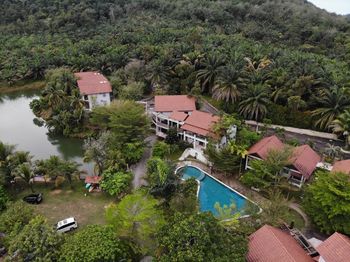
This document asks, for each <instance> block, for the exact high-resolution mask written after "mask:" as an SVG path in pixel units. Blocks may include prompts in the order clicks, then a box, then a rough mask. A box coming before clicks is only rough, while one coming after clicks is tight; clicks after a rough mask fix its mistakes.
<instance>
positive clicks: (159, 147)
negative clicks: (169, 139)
mask: <svg viewBox="0 0 350 262" xmlns="http://www.w3.org/2000/svg"><path fill="white" fill-rule="evenodd" d="M169 153H170V145H169V144H167V143H165V142H162V141H157V142H156V143H155V144H154V146H153V152H152V155H153V157H159V158H164V157H165V156H166V155H168V154H169Z"/></svg>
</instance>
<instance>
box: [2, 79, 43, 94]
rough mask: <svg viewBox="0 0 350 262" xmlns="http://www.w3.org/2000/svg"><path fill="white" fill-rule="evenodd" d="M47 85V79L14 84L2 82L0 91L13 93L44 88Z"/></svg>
mask: <svg viewBox="0 0 350 262" xmlns="http://www.w3.org/2000/svg"><path fill="white" fill-rule="evenodd" d="M45 85H46V83H45V81H20V82H17V83H16V84H14V85H9V84H8V83H6V82H0V93H11V92H17V91H25V90H37V89H42V88H44V87H45Z"/></svg>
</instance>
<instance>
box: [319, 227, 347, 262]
mask: <svg viewBox="0 0 350 262" xmlns="http://www.w3.org/2000/svg"><path fill="white" fill-rule="evenodd" d="M316 250H317V251H318V253H319V255H320V256H319V258H318V260H317V261H318V262H345V261H350V238H349V237H347V236H345V235H343V234H340V233H338V232H335V233H334V234H333V235H331V236H330V237H329V238H327V239H326V240H325V241H324V242H323V243H321V244H320V245H319V246H317V247H316Z"/></svg>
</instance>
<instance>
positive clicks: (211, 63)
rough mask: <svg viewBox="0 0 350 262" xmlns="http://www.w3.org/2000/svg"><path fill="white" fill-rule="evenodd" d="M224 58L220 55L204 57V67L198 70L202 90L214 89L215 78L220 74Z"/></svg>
mask: <svg viewBox="0 0 350 262" xmlns="http://www.w3.org/2000/svg"><path fill="white" fill-rule="evenodd" d="M224 62H225V60H224V58H223V57H221V56H218V55H215V54H214V55H208V56H207V57H206V58H204V61H203V63H202V65H203V67H204V68H203V69H200V70H198V73H197V79H198V80H199V81H200V82H201V84H202V91H209V92H211V91H212V88H213V87H214V83H215V80H216V78H217V76H218V75H219V73H220V71H221V69H222V66H223V65H224Z"/></svg>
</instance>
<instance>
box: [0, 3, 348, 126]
mask: <svg viewBox="0 0 350 262" xmlns="http://www.w3.org/2000/svg"><path fill="white" fill-rule="evenodd" d="M0 4H1V5H2V6H7V8H6V9H5V8H3V9H2V10H0V30H1V32H2V34H1V36H0V44H1V46H2V48H1V49H0V81H2V82H7V83H9V84H13V83H16V82H17V81H20V80H26V79H28V80H33V79H41V78H43V77H44V75H45V72H46V70H47V69H52V68H56V67H62V66H64V67H69V68H70V69H71V70H73V71H86V70H100V71H101V72H103V73H104V74H106V75H107V76H109V77H110V79H111V81H112V84H113V87H114V95H116V96H117V95H119V94H120V93H123V90H121V89H122V88H121V87H125V86H128V85H130V84H132V83H134V84H135V83H138V84H139V85H136V87H138V88H139V87H140V86H141V87H142V88H143V92H144V93H149V92H150V91H156V92H158V93H169V94H178V93H192V94H195V93H196V92H198V91H199V90H200V91H201V92H202V94H205V95H212V96H213V98H215V99H216V100H222V102H221V103H220V106H221V108H222V109H224V110H225V111H227V112H237V113H239V114H240V115H242V116H243V117H245V118H250V119H255V120H264V119H266V121H267V119H269V120H270V121H272V122H273V123H277V124H285V125H293V126H298V127H307V128H310V127H312V128H317V129H322V130H327V129H328V130H330V129H332V125H333V121H334V120H335V119H336V118H338V117H339V116H340V115H341V114H342V113H344V111H345V110H346V109H348V107H349V106H350V99H349V98H348V92H349V91H348V89H347V85H348V83H349V75H348V72H349V61H350V60H349V51H350V34H349V31H350V23H349V21H348V20H347V18H346V17H342V16H337V15H334V14H329V13H327V12H326V11H322V10H320V9H318V8H316V7H315V6H313V5H312V4H310V3H308V2H307V1H304V0H292V1H285V0H270V1H267V0H249V1H243V0H235V1H200V0H196V1H189V0H177V1H166V0H131V1H125V0H114V1H112V0H107V1H89V0H85V1H78V0H65V1H57V0H56V1H50V2H47V1H42V0H33V1H6V0H1V1H0ZM128 88H129V90H130V89H131V91H133V92H134V93H135V85H134V86H132V87H130V86H129V87H128ZM136 89H137V88H136ZM267 108H268V110H267Z"/></svg>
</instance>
